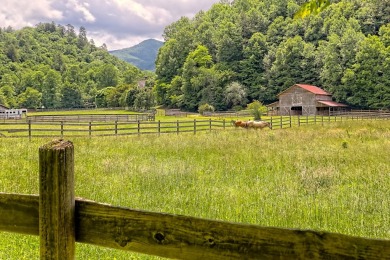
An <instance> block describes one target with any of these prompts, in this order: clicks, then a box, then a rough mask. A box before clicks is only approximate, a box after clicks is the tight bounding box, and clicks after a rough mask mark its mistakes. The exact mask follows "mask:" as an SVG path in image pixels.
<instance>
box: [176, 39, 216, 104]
mask: <svg viewBox="0 0 390 260" xmlns="http://www.w3.org/2000/svg"><path fill="white" fill-rule="evenodd" d="M211 65H212V58H211V56H210V54H209V53H208V50H207V48H206V47H205V46H203V45H199V46H198V47H197V48H196V49H195V50H194V51H192V52H190V53H189V54H188V57H187V59H186V62H185V63H184V66H183V75H182V79H183V87H182V93H183V100H182V102H183V103H182V106H183V108H185V109H188V110H189V111H196V110H197V108H198V106H199V103H200V101H201V99H202V89H203V88H204V87H205V85H204V82H205V77H203V80H202V79H200V78H202V76H204V75H205V74H206V73H207V72H206V70H207V69H209V68H210V67H211ZM198 77H199V78H198Z"/></svg>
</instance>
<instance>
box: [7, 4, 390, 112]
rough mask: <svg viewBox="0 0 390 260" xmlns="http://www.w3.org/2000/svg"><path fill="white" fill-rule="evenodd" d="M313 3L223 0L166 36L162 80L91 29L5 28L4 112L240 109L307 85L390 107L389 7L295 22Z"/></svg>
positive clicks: (358, 104)
mask: <svg viewBox="0 0 390 260" xmlns="http://www.w3.org/2000/svg"><path fill="white" fill-rule="evenodd" d="M305 2H306V0H234V1H229V0H221V1H220V2H219V3H217V4H214V5H213V6H212V7H211V8H210V9H209V10H207V11H200V12H199V13H197V14H196V15H195V16H194V17H193V18H188V17H182V18H180V19H179V20H177V21H175V22H174V23H172V24H170V25H168V26H166V27H165V29H164V32H163V38H164V45H163V46H162V47H161V48H160V50H159V53H158V56H157V59H156V70H155V72H151V71H141V70H140V69H138V68H136V67H134V66H132V65H130V64H129V63H126V62H124V61H122V60H120V59H118V58H116V57H114V56H113V55H110V53H109V52H108V51H107V48H106V46H105V45H104V44H103V45H102V46H99V47H97V46H96V45H95V44H94V42H93V40H92V39H91V40H89V39H88V38H87V31H86V29H85V28H84V27H80V28H79V30H78V32H76V30H75V28H74V27H73V26H72V25H70V24H68V25H66V26H63V25H58V24H55V23H54V22H52V23H39V24H37V25H36V26H34V27H25V28H22V29H20V30H14V29H13V28H11V27H7V28H0V64H1V65H0V104H2V105H5V106H7V107H9V108H21V107H23V108H48V109H51V108H88V107H118V106H121V107H125V106H126V107H133V108H136V109H149V108H151V107H153V106H155V105H160V106H164V107H171V108H180V109H182V110H185V111H199V108H200V107H203V109H204V108H205V107H206V108H207V109H215V110H219V111H223V110H229V109H234V110H239V109H242V108H245V107H246V106H247V104H253V103H254V102H261V103H262V104H269V103H271V102H274V101H276V100H277V94H278V93H280V92H281V91H283V90H285V89H287V88H288V87H290V86H292V85H293V84H296V83H305V84H312V85H316V86H319V87H321V88H323V89H325V90H326V91H328V92H330V93H332V94H333V97H334V99H335V101H338V102H341V103H345V104H348V105H349V106H350V107H353V108H363V109H389V108H390V0H331V1H330V5H329V6H327V7H326V8H325V9H324V10H322V11H321V12H319V13H318V14H312V15H308V16H306V17H303V18H297V17H295V14H296V13H297V11H298V10H300V8H301V7H302V5H303V4H304V3H305ZM139 82H145V84H142V87H139Z"/></svg>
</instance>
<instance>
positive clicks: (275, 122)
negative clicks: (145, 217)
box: [0, 113, 390, 139]
mask: <svg viewBox="0 0 390 260" xmlns="http://www.w3.org/2000/svg"><path fill="white" fill-rule="evenodd" d="M363 115H364V116H362V114H358V115H356V114H344V115H338V116H330V115H328V116H271V117H263V120H264V121H267V122H269V123H270V128H271V129H273V130H275V129H283V128H291V127H296V126H298V127H300V126H303V125H310V124H321V125H324V124H325V123H331V122H344V121H351V120H390V113H379V114H378V113H376V114H375V116H373V114H371V115H370V116H367V114H363ZM121 116H122V115H114V116H112V115H104V116H100V117H95V118H93V119H94V120H97V121H93V120H91V118H89V116H86V117H84V116H83V115H80V116H77V115H76V116H74V117H73V118H70V117H67V118H63V117H62V116H48V117H49V118H46V117H44V120H42V121H40V120H41V119H42V118H41V119H39V120H28V121H27V122H25V121H20V120H19V121H17V120H16V121H15V120H11V121H6V122H3V123H1V122H0V137H28V138H29V139H31V138H33V137H61V138H63V137H64V136H79V137H82V136H89V137H92V136H116V135H141V134H165V133H176V134H179V133H186V132H187V133H188V132H193V133H194V134H196V133H197V132H201V131H212V130H220V129H226V128H227V127H230V128H231V126H232V124H231V120H229V119H228V120H227V119H222V120H221V119H212V118H208V119H194V120H191V119H184V120H172V121H161V120H158V121H155V120H154V117H153V120H152V121H148V120H147V116H148V115H142V116H145V119H146V120H136V119H137V118H138V119H139V117H134V118H131V116H139V115H123V117H121ZM51 117H53V118H54V119H55V120H54V121H53V119H52V118H51ZM46 119H47V120H46ZM57 120H59V121H57ZM110 120H113V121H110ZM134 120H135V121H134Z"/></svg>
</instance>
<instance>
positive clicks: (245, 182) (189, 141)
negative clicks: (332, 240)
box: [0, 121, 390, 259]
mask: <svg viewBox="0 0 390 260" xmlns="http://www.w3.org/2000/svg"><path fill="white" fill-rule="evenodd" d="M48 141H49V140H48V139H33V140H32V141H31V142H28V141H27V140H25V139H12V140H9V139H6V138H3V139H1V141H0V151H1V154H2V155H3V156H6V157H5V158H7V160H4V159H3V160H1V163H0V164H1V165H0V166H1V168H0V191H3V192H15V193H28V194H31V193H38V164H37V162H38V147H39V146H41V145H42V144H44V143H46V142H48ZM71 141H73V143H74V145H75V172H76V196H78V197H84V198H87V199H91V200H95V201H98V202H104V203H111V204H114V205H118V206H125V207H130V208H135V209H143V210H149V211H157V212H167V213H174V214H183V215H191V216H196V217H202V218H209V219H218V220H225V221H233V222H242V223H251V224H256V225H262V226H275V227H285V228H298V229H314V230H323V231H330V232H337V233H343V234H348V235H356V236H363V237H371V238H382V239H390V226H389V223H390V217H389V214H388V213H389V212H390V159H389V158H390V121H359V122H356V121H355V122H353V121H350V122H342V123H340V122H334V123H330V124H326V125H325V126H319V125H317V126H315V125H311V126H305V127H300V128H291V129H283V130H274V131H270V130H268V129H267V130H263V131H254V130H246V129H234V130H231V131H228V130H226V131H218V132H204V133H203V132H202V133H197V134H196V135H193V134H180V135H174V134H173V135H162V136H142V135H141V136H130V137H105V138H75V139H73V140H71ZM3 158H4V157H3ZM38 257H39V249H38V239H37V237H29V236H22V235H16V234H9V233H0V259H38ZM77 258H78V259H149V258H153V257H148V256H143V255H140V254H132V253H127V252H121V251H116V250H110V249H104V248H99V247H94V246H89V245H82V244H78V245H77Z"/></svg>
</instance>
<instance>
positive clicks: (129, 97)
mask: <svg viewBox="0 0 390 260" xmlns="http://www.w3.org/2000/svg"><path fill="white" fill-rule="evenodd" d="M138 92H139V89H138V88H136V87H132V88H129V89H128V90H127V92H126V106H128V107H134V106H135V99H136V97H137V94H138Z"/></svg>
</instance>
